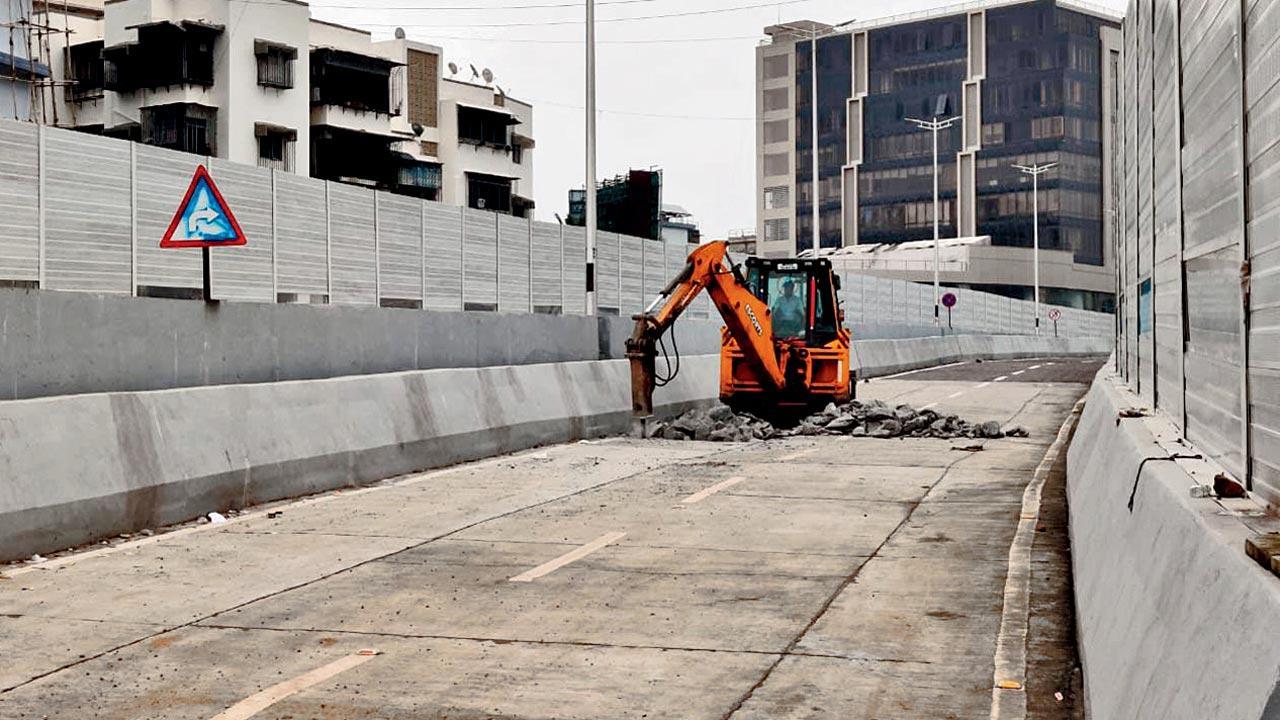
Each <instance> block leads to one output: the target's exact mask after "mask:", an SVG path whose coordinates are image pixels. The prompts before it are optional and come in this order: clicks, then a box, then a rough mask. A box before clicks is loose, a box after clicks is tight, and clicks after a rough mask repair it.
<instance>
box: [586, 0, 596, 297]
mask: <svg viewBox="0 0 1280 720" xmlns="http://www.w3.org/2000/svg"><path fill="white" fill-rule="evenodd" d="M586 2H587V184H586V190H587V192H586V201H587V213H586V215H587V217H586V220H587V250H586V256H587V257H586V262H587V273H586V275H587V287H586V293H587V296H586V314H587V315H595V314H596V4H595V0H586Z"/></svg>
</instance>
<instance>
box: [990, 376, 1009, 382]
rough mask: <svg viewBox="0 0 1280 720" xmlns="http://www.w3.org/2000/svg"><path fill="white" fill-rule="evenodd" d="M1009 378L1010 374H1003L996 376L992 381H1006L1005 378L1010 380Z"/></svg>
mask: <svg viewBox="0 0 1280 720" xmlns="http://www.w3.org/2000/svg"><path fill="white" fill-rule="evenodd" d="M1008 379H1009V376H1008V375H1001V376H1000V377H998V378H996V379H995V380H992V381H991V382H1004V381H1005V380H1008Z"/></svg>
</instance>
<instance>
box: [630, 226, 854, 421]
mask: <svg viewBox="0 0 1280 720" xmlns="http://www.w3.org/2000/svg"><path fill="white" fill-rule="evenodd" d="M771 263H772V264H771ZM748 266H749V267H750V268H752V269H751V273H752V275H751V277H752V278H753V280H752V281H751V282H748V280H747V279H746V278H744V277H743V276H742V274H741V270H740V269H739V267H738V266H736V265H733V264H732V263H731V262H730V261H729V256H728V245H727V243H725V242H723V241H719V242H712V243H708V244H706V245H702V246H700V247H699V248H698V249H696V250H694V251H693V252H692V253H690V254H689V258H688V262H687V263H686V264H685V267H684V269H683V270H681V272H680V274H679V275H677V276H676V277H675V278H674V279H673V280H672V281H671V283H670V284H669V285H668V286H667V287H666V288H665V289H664V290H663V291H662V294H661V295H659V296H658V298H657V299H656V300H654V302H653V303H652V304H651V305H650V306H649V307H648V308H647V309H646V310H645V311H644V312H643V313H640V314H638V315H636V316H634V319H635V321H636V325H635V330H634V332H633V333H632V335H631V338H630V339H629V340H628V341H627V357H628V358H629V359H630V361H631V395H632V410H633V413H634V414H635V415H636V416H637V417H647V416H649V415H652V414H653V391H654V388H655V387H657V385H658V384H660V383H661V382H664V381H666V380H669V379H670V378H659V377H658V376H657V374H656V371H655V370H656V368H655V366H656V359H657V354H658V353H657V348H658V344H659V342H660V341H661V338H662V336H663V334H664V333H666V332H667V331H668V330H669V329H670V328H671V326H672V324H673V323H675V321H676V319H677V318H679V317H680V315H681V314H682V313H683V312H684V311H685V310H687V309H688V307H689V305H690V304H691V303H693V301H694V300H695V299H696V298H697V297H698V294H699V293H701V292H703V291H706V292H707V293H708V294H709V295H710V297H711V301H712V303H713V304H714V305H715V307H716V310H717V311H718V312H719V313H720V316H721V318H723V319H724V324H725V328H724V336H723V339H722V342H721V348H720V355H721V383H720V395H721V399H723V400H725V401H726V402H732V403H735V404H747V401H752V402H753V403H754V404H756V405H758V406H762V407H768V405H769V404H770V403H773V404H779V403H780V404H785V405H789V406H795V405H804V404H810V403H812V402H814V401H816V400H818V399H822V398H830V399H842V398H847V397H848V395H849V381H848V368H849V364H848V357H849V334H848V331H847V330H845V329H844V328H843V327H838V322H837V321H836V320H835V317H836V314H837V310H836V306H837V300H836V296H835V293H834V291H833V289H832V288H833V285H834V283H835V282H838V280H836V281H833V280H832V275H831V272H830V264H829V263H827V262H826V261H825V260H819V261H813V260H803V261H778V262H776V261H767V260H757V259H751V260H749V261H748ZM771 272H772V273H774V274H775V275H776V276H777V277H776V278H775V284H778V285H779V286H780V287H781V286H782V285H788V286H790V288H788V289H787V293H791V290H792V289H793V288H794V287H795V285H796V284H797V283H796V280H797V279H799V280H800V281H801V282H804V284H805V288H804V289H803V290H802V291H801V294H799V295H796V294H787V296H786V297H785V298H783V297H780V298H779V302H782V303H783V307H785V308H786V310H787V312H785V313H784V314H783V315H780V316H779V318H781V320H780V322H784V323H785V324H786V327H785V328H783V326H778V325H775V318H774V315H773V312H772V311H771V309H770V307H769V304H768V302H766V300H767V299H768V290H767V287H766V286H767V279H766V278H767V276H768V274H769V273H771ZM801 307H804V308H805V309H804V311H803V312H801V311H800V308H801ZM819 308H822V310H821V316H819V315H820V313H819ZM824 323H825V325H824ZM819 326H822V327H819ZM823 328H825V329H823ZM779 329H781V335H782V337H778V336H777V335H776V334H775V330H779ZM677 367H678V365H677ZM841 376H843V377H841Z"/></svg>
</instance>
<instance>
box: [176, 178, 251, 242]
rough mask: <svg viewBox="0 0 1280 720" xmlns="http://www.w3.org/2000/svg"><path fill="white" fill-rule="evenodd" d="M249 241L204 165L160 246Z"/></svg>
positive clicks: (192, 180)
mask: <svg viewBox="0 0 1280 720" xmlns="http://www.w3.org/2000/svg"><path fill="white" fill-rule="evenodd" d="M246 242H247V240H246V238H245V236H244V231H243V230H241V229H240V223H238V222H236V216H235V215H234V214H232V212H231V208H230V207H229V206H228V205H227V201H226V200H224V199H223V198H222V193H220V192H218V186H217V185H215V184H214V182H213V178H212V177H210V176H209V171H208V170H205V167H204V166H203V165H201V166H199V167H197V168H196V174H195V175H194V176H193V177H192V178H191V185H190V186H189V187H188V188H187V195H186V197H184V198H183V199H182V203H181V204H180V205H178V212H177V213H175V214H174V216H173V220H172V221H171V222H170V223H169V229H168V230H167V231H166V232H165V234H164V238H163V239H161V240H160V247H162V248H184V247H222V246H225V245H244V244H245V243H246Z"/></svg>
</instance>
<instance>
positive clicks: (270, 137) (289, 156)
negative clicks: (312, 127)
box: [253, 123, 298, 172]
mask: <svg viewBox="0 0 1280 720" xmlns="http://www.w3.org/2000/svg"><path fill="white" fill-rule="evenodd" d="M253 132H254V135H256V136H257V138H258V167H264V168H272V169H275V170H283V171H285V172H293V168H294V164H293V148H294V145H295V144H296V142H297V139H298V132H297V131H296V130H293V129H292V128H283V127H277V126H275V125H267V124H265V123H255V124H254V126H253Z"/></svg>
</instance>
